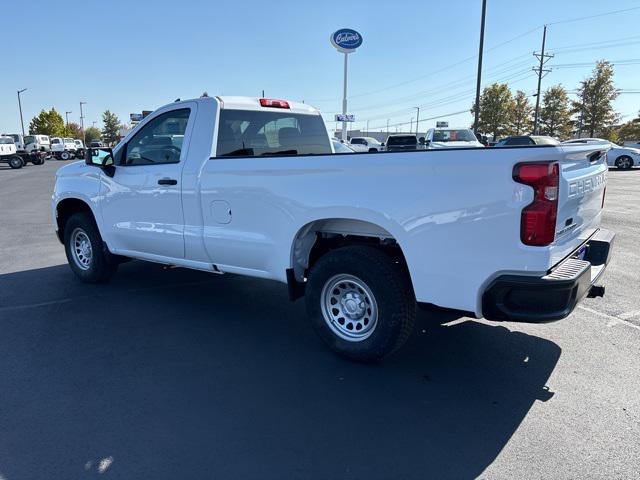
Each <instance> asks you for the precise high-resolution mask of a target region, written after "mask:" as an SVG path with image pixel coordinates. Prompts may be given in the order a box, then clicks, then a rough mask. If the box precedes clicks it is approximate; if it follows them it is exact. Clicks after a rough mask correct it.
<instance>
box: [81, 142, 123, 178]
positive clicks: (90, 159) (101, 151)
mask: <svg viewBox="0 0 640 480" xmlns="http://www.w3.org/2000/svg"><path fill="white" fill-rule="evenodd" d="M84 163H86V164H87V165H92V166H94V167H99V168H102V169H103V170H104V171H105V173H106V174H107V175H109V176H113V172H114V169H115V167H114V165H113V150H112V149H110V148H87V149H85V151H84Z"/></svg>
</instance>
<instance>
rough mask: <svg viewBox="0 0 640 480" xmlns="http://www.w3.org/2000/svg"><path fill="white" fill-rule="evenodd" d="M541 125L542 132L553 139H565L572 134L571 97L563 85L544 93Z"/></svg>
mask: <svg viewBox="0 0 640 480" xmlns="http://www.w3.org/2000/svg"><path fill="white" fill-rule="evenodd" d="M540 125H541V127H542V128H541V129H540V130H541V132H542V133H544V134H545V135H551V136H552V137H560V138H565V137H567V136H568V135H569V134H570V133H571V110H570V108H569V97H568V96H567V91H566V90H565V89H564V87H563V86H562V85H555V86H553V87H550V88H548V89H547V90H546V91H545V92H544V95H543V97H542V108H541V109H540Z"/></svg>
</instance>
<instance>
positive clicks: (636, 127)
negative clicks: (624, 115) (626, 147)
mask: <svg viewBox="0 0 640 480" xmlns="http://www.w3.org/2000/svg"><path fill="white" fill-rule="evenodd" d="M617 134H618V138H619V140H620V141H621V142H626V141H628V140H640V112H638V118H634V119H633V120H631V121H630V122H627V123H624V124H622V125H621V126H620V128H618V130H617Z"/></svg>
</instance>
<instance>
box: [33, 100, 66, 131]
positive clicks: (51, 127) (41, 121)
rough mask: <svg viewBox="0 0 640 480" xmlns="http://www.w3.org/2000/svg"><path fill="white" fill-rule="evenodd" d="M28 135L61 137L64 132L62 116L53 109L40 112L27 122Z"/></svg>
mask: <svg viewBox="0 0 640 480" xmlns="http://www.w3.org/2000/svg"><path fill="white" fill-rule="evenodd" d="M29 133H30V134H32V135H49V136H50V137H63V136H64V135H65V133H66V132H65V125H64V120H63V118H62V115H60V114H59V113H58V112H57V111H56V109H55V108H53V107H52V108H51V110H44V109H43V110H41V111H40V113H39V114H38V115H36V116H35V117H33V119H32V120H31V122H29Z"/></svg>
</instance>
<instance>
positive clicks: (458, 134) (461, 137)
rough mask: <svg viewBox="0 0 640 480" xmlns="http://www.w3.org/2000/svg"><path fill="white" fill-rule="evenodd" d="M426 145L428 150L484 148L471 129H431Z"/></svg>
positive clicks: (426, 137)
mask: <svg viewBox="0 0 640 480" xmlns="http://www.w3.org/2000/svg"><path fill="white" fill-rule="evenodd" d="M424 143H425V145H426V146H427V148H428V149H436V148H482V147H484V145H483V144H482V143H480V142H479V141H478V139H477V138H476V136H475V134H474V133H473V130H471V129H470V128H430V129H429V130H427V134H426V135H425V137H424Z"/></svg>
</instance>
